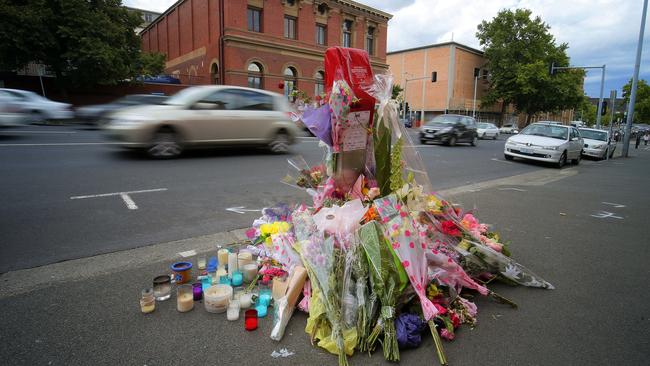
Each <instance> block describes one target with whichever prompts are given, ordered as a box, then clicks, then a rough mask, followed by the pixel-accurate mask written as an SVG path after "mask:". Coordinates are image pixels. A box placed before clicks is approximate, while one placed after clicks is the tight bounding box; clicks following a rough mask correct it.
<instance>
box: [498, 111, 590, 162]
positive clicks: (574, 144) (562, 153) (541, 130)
mask: <svg viewBox="0 0 650 366" xmlns="http://www.w3.org/2000/svg"><path fill="white" fill-rule="evenodd" d="M583 144H584V142H583V140H582V137H581V136H580V132H579V131H578V129H577V128H575V127H572V126H562V125H559V124H555V123H549V122H544V123H533V124H531V125H529V126H528V127H526V128H524V129H523V130H521V132H520V133H519V134H518V135H516V136H512V137H510V138H508V140H507V141H506V144H505V147H504V149H503V154H504V156H505V158H506V160H512V159H514V158H522V159H530V160H537V161H543V162H548V163H554V164H555V165H556V166H557V167H558V168H561V167H563V166H564V164H566V162H567V160H571V161H572V162H573V163H574V164H579V163H580V159H581V155H582V146H583Z"/></svg>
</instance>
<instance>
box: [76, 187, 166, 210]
mask: <svg viewBox="0 0 650 366" xmlns="http://www.w3.org/2000/svg"><path fill="white" fill-rule="evenodd" d="M166 190H167V188H156V189H145V190H141V191H129V192H114V193H101V194H90V195H86V196H73V197H70V199H71V200H80V199H85V198H97V197H110V196H120V197H121V198H122V201H124V204H125V205H126V207H127V208H128V209H129V210H137V209H138V206H137V205H136V204H135V201H133V199H132V198H131V196H130V195H131V194H137V193H150V192H161V191H166Z"/></svg>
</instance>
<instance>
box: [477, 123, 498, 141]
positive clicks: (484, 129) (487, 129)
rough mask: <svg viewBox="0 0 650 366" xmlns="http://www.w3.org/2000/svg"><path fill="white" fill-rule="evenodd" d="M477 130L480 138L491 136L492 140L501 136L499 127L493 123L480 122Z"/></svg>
mask: <svg viewBox="0 0 650 366" xmlns="http://www.w3.org/2000/svg"><path fill="white" fill-rule="evenodd" d="M476 132H477V133H478V138H480V139H487V138H491V139H492V140H496V139H497V137H499V128H498V127H497V126H495V125H493V124H492V123H485V122H479V123H478V124H477V128H476Z"/></svg>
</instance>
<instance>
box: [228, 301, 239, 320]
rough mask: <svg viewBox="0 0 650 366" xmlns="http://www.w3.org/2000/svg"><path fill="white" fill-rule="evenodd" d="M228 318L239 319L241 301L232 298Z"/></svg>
mask: <svg viewBox="0 0 650 366" xmlns="http://www.w3.org/2000/svg"><path fill="white" fill-rule="evenodd" d="M226 319H228V320H230V321H235V320H237V319H239V301H238V300H232V301H230V304H229V305H228V310H227V311H226Z"/></svg>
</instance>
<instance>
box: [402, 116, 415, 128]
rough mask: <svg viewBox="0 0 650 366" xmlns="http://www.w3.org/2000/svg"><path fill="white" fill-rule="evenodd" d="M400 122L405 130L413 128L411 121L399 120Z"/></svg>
mask: <svg viewBox="0 0 650 366" xmlns="http://www.w3.org/2000/svg"><path fill="white" fill-rule="evenodd" d="M400 121H402V123H403V124H404V127H406V128H411V127H413V121H411V119H410V118H402V119H400Z"/></svg>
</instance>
